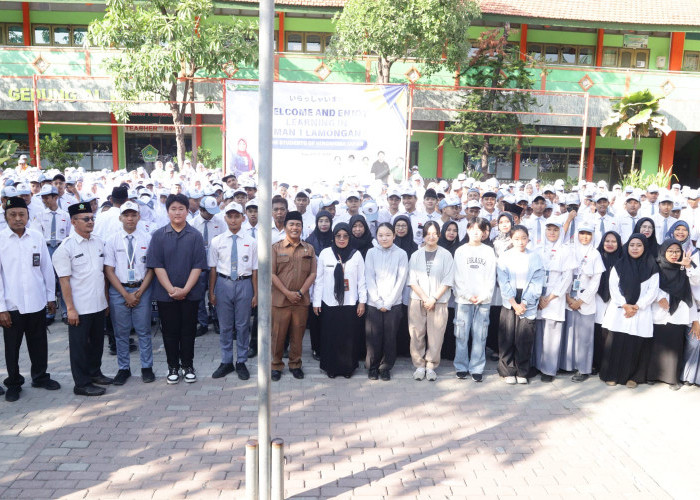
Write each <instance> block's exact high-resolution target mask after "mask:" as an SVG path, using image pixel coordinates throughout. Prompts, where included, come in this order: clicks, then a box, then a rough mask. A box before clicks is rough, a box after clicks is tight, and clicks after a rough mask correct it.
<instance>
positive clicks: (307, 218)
mask: <svg viewBox="0 0 700 500" xmlns="http://www.w3.org/2000/svg"><path fill="white" fill-rule="evenodd" d="M309 201H310V200H309V195H308V194H307V193H306V191H299V192H298V193H297V194H296V196H295V197H294V205H296V207H297V211H298V212H299V213H300V214H301V218H302V222H303V224H304V231H303V233H302V236H301V237H302V239H306V238H308V237H309V235H310V234H311V233H312V232H313V231H314V229H316V217H314V214H312V213H311V211H310V210H308V207H309ZM243 206H244V205H243Z"/></svg>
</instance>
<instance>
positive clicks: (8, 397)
mask: <svg viewBox="0 0 700 500" xmlns="http://www.w3.org/2000/svg"><path fill="white" fill-rule="evenodd" d="M20 392H22V388H21V387H20V386H16V385H14V386H12V387H8V388H7V392H6V393H5V401H9V402H10V403H14V402H15V401H17V400H18V399H19V393H20Z"/></svg>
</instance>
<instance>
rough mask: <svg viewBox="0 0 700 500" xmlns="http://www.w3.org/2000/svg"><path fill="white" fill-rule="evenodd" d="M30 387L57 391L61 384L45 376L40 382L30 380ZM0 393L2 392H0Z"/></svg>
mask: <svg viewBox="0 0 700 500" xmlns="http://www.w3.org/2000/svg"><path fill="white" fill-rule="evenodd" d="M32 387H38V388H40V389H46V390H47V391H57V390H59V389H60V388H61V384H59V383H58V382H56V381H55V380H52V379H50V378H47V379H46V380H42V381H40V382H32ZM0 394H2V392H0Z"/></svg>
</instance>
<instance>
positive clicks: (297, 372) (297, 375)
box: [289, 368, 304, 380]
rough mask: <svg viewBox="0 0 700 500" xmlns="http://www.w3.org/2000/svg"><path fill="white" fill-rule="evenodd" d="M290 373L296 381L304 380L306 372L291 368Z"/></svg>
mask: <svg viewBox="0 0 700 500" xmlns="http://www.w3.org/2000/svg"><path fill="white" fill-rule="evenodd" d="M289 371H290V372H292V376H293V377H294V378H296V379H300V380H301V379H302V378H304V372H303V371H302V369H301V368H290V369H289Z"/></svg>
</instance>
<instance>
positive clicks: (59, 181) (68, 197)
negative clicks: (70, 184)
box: [51, 174, 78, 210]
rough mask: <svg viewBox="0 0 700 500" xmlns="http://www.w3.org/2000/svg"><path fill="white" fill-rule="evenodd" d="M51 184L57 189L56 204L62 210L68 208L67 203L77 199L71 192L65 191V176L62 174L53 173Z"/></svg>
mask: <svg viewBox="0 0 700 500" xmlns="http://www.w3.org/2000/svg"><path fill="white" fill-rule="evenodd" d="M51 184H53V186H54V187H55V188H56V190H57V191H58V206H59V207H61V208H62V209H63V210H68V206H69V205H72V204H73V203H76V202H77V201H78V200H76V199H75V197H74V196H73V195H72V194H70V193H67V192H66V178H65V177H64V175H63V174H56V175H54V177H53V180H52V181H51Z"/></svg>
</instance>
